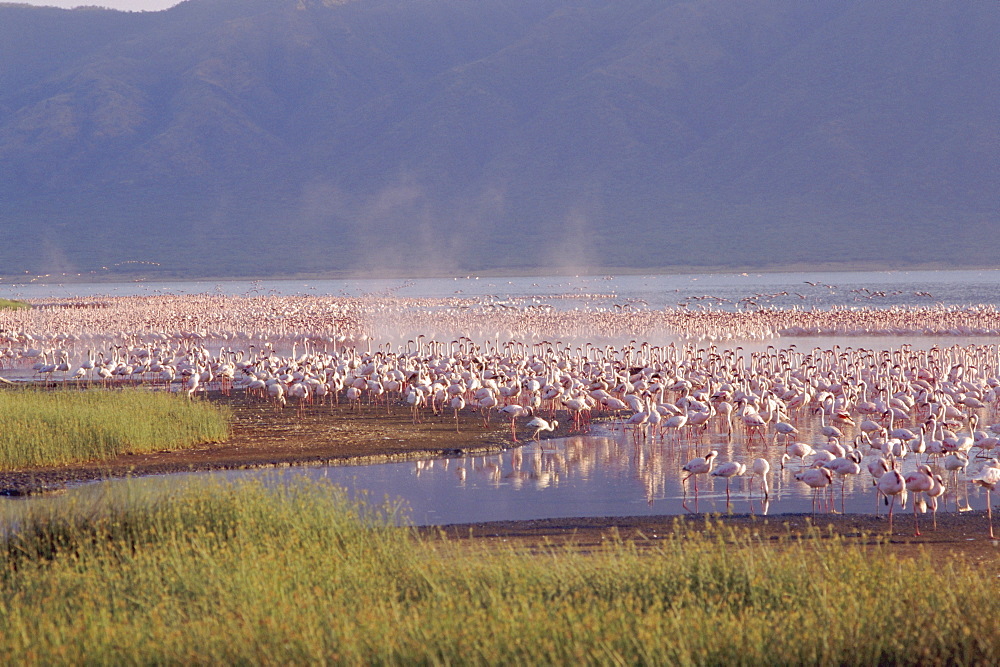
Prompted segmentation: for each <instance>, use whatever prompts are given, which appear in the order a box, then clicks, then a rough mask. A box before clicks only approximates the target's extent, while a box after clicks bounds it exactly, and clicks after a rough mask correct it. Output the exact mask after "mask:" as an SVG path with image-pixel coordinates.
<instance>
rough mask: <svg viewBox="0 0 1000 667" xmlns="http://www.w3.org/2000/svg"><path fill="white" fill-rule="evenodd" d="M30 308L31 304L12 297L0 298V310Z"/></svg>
mask: <svg viewBox="0 0 1000 667" xmlns="http://www.w3.org/2000/svg"><path fill="white" fill-rule="evenodd" d="M28 308H31V304H29V303H26V302H24V301H15V300H14V299H0V310H26V309H28Z"/></svg>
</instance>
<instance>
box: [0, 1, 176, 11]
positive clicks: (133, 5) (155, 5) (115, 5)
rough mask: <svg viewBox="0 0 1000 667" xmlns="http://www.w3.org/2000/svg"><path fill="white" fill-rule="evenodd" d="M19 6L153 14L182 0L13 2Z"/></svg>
mask: <svg viewBox="0 0 1000 667" xmlns="http://www.w3.org/2000/svg"><path fill="white" fill-rule="evenodd" d="M13 1H14V2H16V3H18V4H26V5H38V6H40V7H62V8H64V9H71V8H73V7H87V6H89V7H93V6H97V7H108V8H110V9H121V10H124V11H130V12H153V11H158V10H161V9H166V8H168V7H173V6H174V5H177V4H180V2H181V0H92V1H90V2H87V1H86V0H82V1H81V0H13Z"/></svg>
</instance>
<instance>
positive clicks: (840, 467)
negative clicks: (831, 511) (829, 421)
mask: <svg viewBox="0 0 1000 667" xmlns="http://www.w3.org/2000/svg"><path fill="white" fill-rule="evenodd" d="M823 467H824V468H829V469H830V470H831V471H833V474H834V475H836V476H837V477H839V478H840V482H841V484H840V511H841V512H844V511H846V510H845V509H844V489H845V488H846V487H847V476H848V475H857V474H860V473H861V452H859V451H858V450H856V449H855V450H853V451H852V452H850V453H849V454H847V455H846V456H838V457H837V458H835V459H833V460H832V461H827V462H826V463H824V464H823Z"/></svg>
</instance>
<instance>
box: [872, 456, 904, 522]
mask: <svg viewBox="0 0 1000 667" xmlns="http://www.w3.org/2000/svg"><path fill="white" fill-rule="evenodd" d="M878 490H879V492H880V493H881V494H882V495H883V496H885V504H886V505H888V506H889V534H890V535H892V508H893V506H894V505H895V504H896V496H900V506H901V507H904V508H905V507H906V480H905V479H903V476H902V475H901V474H900V473H899V471H898V470H896V469H895V468H893V469H890V470H887V471H886V472H885V474H884V475H882V476H881V477H880V478H879V480H878ZM889 496H892V502H890V501H889Z"/></svg>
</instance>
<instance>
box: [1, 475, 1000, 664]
mask: <svg viewBox="0 0 1000 667" xmlns="http://www.w3.org/2000/svg"><path fill="white" fill-rule="evenodd" d="M391 513H392V509H391V508H384V509H382V510H379V511H377V512H373V511H371V510H366V509H365V508H364V507H363V506H359V505H353V504H351V503H350V502H348V501H347V500H346V499H345V497H344V496H343V494H342V492H341V491H340V490H338V489H336V488H334V487H331V486H329V485H325V484H315V485H313V484H306V485H298V484H296V485H290V486H282V485H275V486H274V487H272V488H266V487H265V486H263V485H261V484H257V483H253V484H240V485H234V486H209V487H199V488H189V489H186V490H183V491H178V492H176V493H175V494H174V495H172V496H168V497H166V498H164V499H161V500H159V501H156V502H154V503H151V504H149V503H147V504H142V503H122V504H121V506H120V507H119V508H117V509H114V508H112V509H108V510H106V511H103V512H100V513H95V512H93V511H88V512H85V513H83V516H84V518H72V517H74V516H77V517H79V516H81V515H80V513H78V512H77V513H71V512H67V511H63V512H62V513H60V514H58V515H55V516H46V517H42V516H38V517H35V518H34V519H32V520H28V521H25V522H24V523H22V527H21V530H20V531H19V532H18V533H17V534H16V535H14V536H11V537H8V538H7V539H6V541H5V542H4V543H3V544H2V545H0V557H2V558H3V567H2V571H0V577H2V589H0V590H2V594H0V653H2V655H4V657H5V660H6V661H8V662H12V663H35V664H37V663H43V664H52V663H65V662H73V663H81V662H83V663H114V664H119V663H137V662H139V663H226V664H229V663H252V664H258V663H263V664H287V663H295V664H302V663H310V664H314V663H326V662H346V663H373V662H374V663H390V664H393V663H394V664H400V663H405V664H411V663H421V664H425V663H435V664H440V663H444V664H447V663H461V664H469V663H472V664H477V663H478V664H482V663H489V664H497V663H521V664H523V663H531V664H534V663H573V664H576V663H580V662H585V663H616V662H628V663H640V662H641V663H656V664H678V663H725V664H789V663H824V664H830V663H843V664H859V663H860V664H878V663H893V664H895V663H900V664H937V663H945V662H949V663H950V662H955V663H960V664H975V663H979V664H997V662H998V661H1000V641H998V637H997V636H996V635H997V632H998V631H997V629H996V628H997V626H996V623H995V622H993V619H995V618H996V617H997V613H998V612H1000V598H998V596H997V595H996V583H995V576H996V575H995V573H994V572H992V571H990V572H987V571H984V570H983V569H976V568H974V567H970V566H968V565H965V564H963V563H961V562H943V563H942V562H931V561H930V559H929V558H927V557H921V558H917V559H903V560H898V559H896V558H895V557H893V556H892V555H891V554H888V553H887V552H886V550H885V549H884V548H883V547H881V546H878V545H876V546H873V547H856V546H849V545H845V544H844V543H842V542H839V541H838V540H837V539H836V538H824V539H813V540H805V541H788V542H783V543H781V544H778V545H775V544H766V543H762V542H760V541H758V540H756V539H754V538H753V537H752V536H750V535H748V534H729V535H726V536H725V537H724V538H723V537H715V538H709V537H705V536H703V535H700V534H697V533H689V534H678V535H676V536H674V537H672V538H668V539H666V540H664V541H663V542H662V545H659V546H658V547H656V548H654V549H651V550H650V549H643V550H641V551H640V550H638V549H637V548H635V547H634V546H632V545H630V544H628V543H621V544H616V545H612V546H611V547H610V548H608V549H606V550H601V551H599V552H596V553H592V554H581V553H574V552H566V551H562V550H557V549H552V550H542V551H541V552H527V551H515V550H513V549H504V550H501V551H493V552H487V551H486V550H485V549H480V548H477V547H476V546H475V543H474V542H473V543H471V546H470V543H463V544H458V543H456V542H449V541H446V540H438V539H428V538H419V537H416V536H415V533H414V532H413V531H410V530H408V529H405V528H394V527H392V526H391V519H390V517H389V516H387V515H390V514H391ZM817 538H818V536H817Z"/></svg>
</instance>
